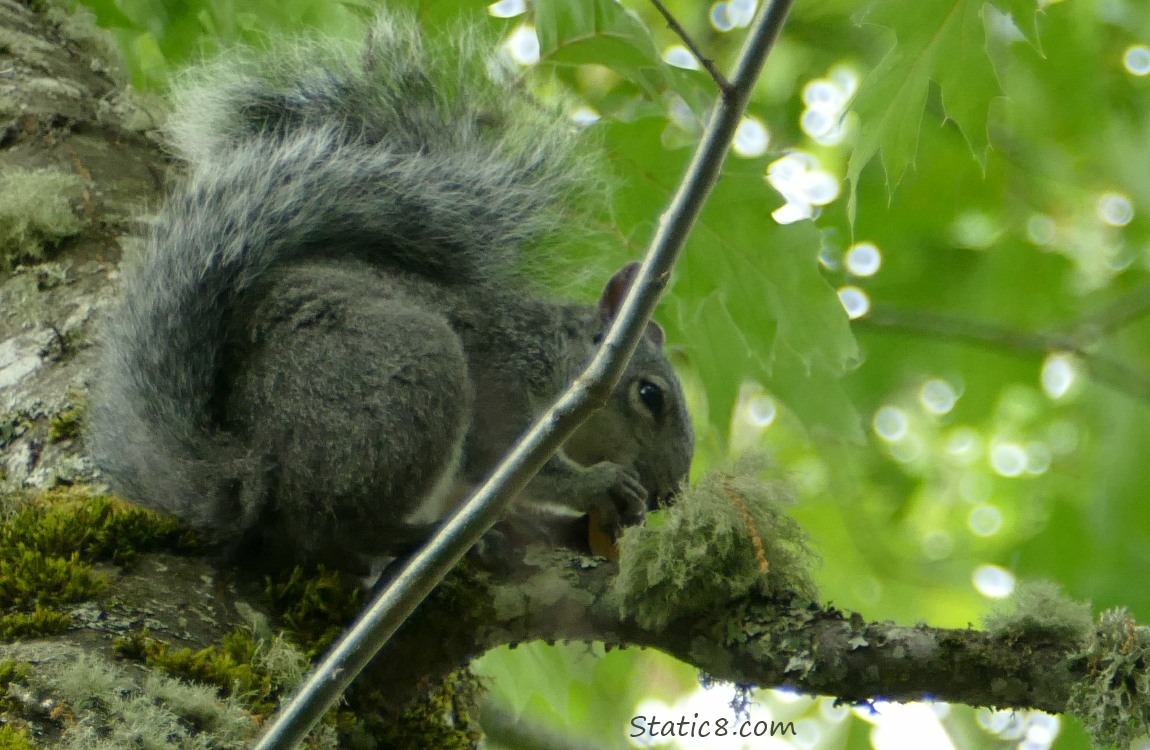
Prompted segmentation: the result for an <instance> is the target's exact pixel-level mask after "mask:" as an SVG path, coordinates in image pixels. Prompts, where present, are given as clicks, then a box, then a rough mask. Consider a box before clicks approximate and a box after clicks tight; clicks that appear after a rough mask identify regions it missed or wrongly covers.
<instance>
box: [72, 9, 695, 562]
mask: <svg viewBox="0 0 1150 750" xmlns="http://www.w3.org/2000/svg"><path fill="white" fill-rule="evenodd" d="M457 36H458V40H457V41H456V42H455V43H453V44H452V45H451V46H444V44H443V43H438V42H437V43H435V44H434V45H432V44H430V43H429V42H426V41H425V40H423V39H422V38H421V37H420V36H419V33H418V28H417V25H416V24H415V23H414V22H413V21H412V20H411V19H409V18H407V17H404V16H397V17H391V18H389V19H383V20H380V21H379V22H377V23H376V25H375V26H374V28H373V31H372V34H371V36H370V37H369V40H368V42H367V44H366V45H365V47H364V49H363V50H362V51H361V52H359V53H358V54H356V55H350V54H348V53H346V52H344V51H343V50H341V49H339V48H336V47H330V46H321V45H308V46H305V47H302V48H301V47H299V46H296V47H292V48H290V49H291V50H292V51H290V52H289V53H287V54H281V55H279V56H276V57H273V58H270V59H266V60H264V61H261V62H253V61H251V60H247V59H243V58H239V57H234V56H233V57H231V58H227V59H226V60H225V61H224V62H222V63H219V64H217V65H216V66H214V67H212V68H210V69H208V70H207V71H206V72H201V73H199V74H198V77H197V78H196V80H194V81H193V82H192V83H190V84H187V85H186V86H185V88H184V89H183V91H182V93H180V94H179V95H178V96H177V102H178V104H177V108H176V113H175V115H174V116H173V120H172V125H171V126H170V127H169V133H170V136H171V139H172V143H173V148H174V149H175V150H176V152H177V153H179V154H180V155H182V156H183V157H184V158H185V159H186V160H187V161H188V163H189V176H188V178H187V181H186V183H185V184H183V185H182V186H181V187H179V188H178V189H177V190H176V191H175V192H174V194H173V195H172V197H171V198H170V200H169V201H168V203H167V205H166V206H165V207H164V209H163V210H162V212H161V213H160V215H159V217H158V220H157V222H156V223H155V226H154V229H153V231H152V233H151V236H150V237H149V240H148V243H147V247H146V249H145V251H144V253H143V255H142V257H141V258H139V259H138V260H137V261H136V262H135V263H133V264H130V265H128V266H127V267H126V268H125V271H124V292H125V294H124V301H123V303H122V306H121V307H120V308H119V310H118V311H117V312H116V314H115V316H114V317H113V320H112V321H111V323H110V325H109V327H108V330H107V342H106V354H105V358H104V362H103V368H102V370H101V374H100V380H99V382H98V383H97V387H96V389H95V393H94V401H95V406H94V409H93V418H92V427H91V430H90V434H89V440H90V445H91V449H92V451H93V454H94V455H95V456H96V459H97V462H98V463H99V465H100V466H101V467H102V469H103V470H104V471H105V472H106V474H107V475H108V476H109V478H110V479H111V481H112V482H113V484H114V485H115V487H116V488H117V489H118V490H119V491H120V492H121V493H123V494H124V495H125V496H127V497H129V498H131V499H133V500H135V501H137V502H140V503H141V504H144V505H147V506H150V507H154V508H157V509H159V510H162V511H166V512H169V513H173V514H175V515H177V516H180V517H181V518H183V519H185V520H186V521H187V522H188V523H189V524H191V525H192V526H193V527H196V528H198V529H201V530H204V531H205V532H207V533H208V534H209V535H210V536H211V537H212V538H214V539H216V540H218V541H221V542H224V543H227V544H230V545H232V546H245V545H248V544H249V543H250V544H253V545H256V546H255V547H253V550H254V552H255V554H259V555H273V556H274V555H278V556H279V557H281V558H283V560H284V561H285V562H291V561H314V560H328V561H331V562H334V563H336V564H338V565H341V566H343V567H346V568H354V567H355V564H354V563H353V562H351V561H353V560H354V558H356V556H357V555H359V554H386V553H393V554H394V553H397V552H399V551H402V550H403V549H404V548H405V547H406V546H408V545H410V544H412V543H414V542H417V541H418V540H419V539H420V538H421V537H422V536H423V535H424V534H425V533H426V530H427V524H428V523H431V522H434V521H435V520H437V519H438V518H439V517H440V516H441V515H442V514H443V512H445V510H446V509H448V508H449V507H450V506H451V504H452V503H453V502H455V501H457V500H458V499H460V497H461V496H462V495H463V494H464V493H465V492H466V491H467V490H468V489H469V488H470V487H471V486H472V485H473V484H474V483H475V482H476V481H479V480H480V479H481V478H482V475H483V474H484V473H485V472H486V471H488V470H489V469H490V468H491V467H492V466H493V465H494V463H495V462H496V461H497V460H498V458H499V456H501V455H502V453H503V452H504V451H505V450H506V449H507V448H508V447H509V446H510V444H511V443H512V442H513V441H514V439H515V438H516V437H517V436H518V435H519V434H520V433H521V432H522V430H523V429H524V428H525V427H526V426H527V425H528V424H529V423H530V422H531V420H532V419H533V418H534V417H535V416H536V414H537V412H538V410H539V408H541V407H542V406H545V405H546V403H547V402H548V401H549V400H550V399H552V398H554V397H555V396H556V395H557V394H558V393H559V392H560V390H561V389H562V388H563V386H564V385H565V384H566V383H567V382H569V381H570V380H571V379H572V378H573V377H574V376H575V375H576V374H577V373H578V370H579V368H581V367H582V366H583V365H584V364H585V363H586V362H587V361H588V359H589V358H590V356H591V354H592V353H593V351H594V347H595V343H594V341H595V338H596V336H597V335H598V334H599V333H600V331H601V328H602V326H603V325H604V324H605V322H607V319H608V318H609V317H610V315H611V314H612V312H613V310H612V309H609V308H610V307H611V306H610V305H608V306H607V307H605V308H603V311H602V312H600V311H596V310H594V309H592V308H589V307H582V306H578V305H567V304H558V303H554V302H548V301H545V300H542V299H539V298H536V297H533V296H531V295H529V294H527V293H526V292H523V291H519V290H517V285H516V284H515V280H516V273H515V269H516V268H517V267H518V266H519V264H520V252H521V250H523V249H524V248H525V247H528V246H532V245H541V244H546V245H552V244H554V243H555V241H556V240H557V238H558V233H559V231H560V230H561V228H562V227H563V226H564V225H568V226H577V225H572V224H571V220H572V216H573V211H575V212H577V211H578V206H579V205H580V203H581V202H586V201H588V200H589V199H593V197H594V196H595V194H596V193H597V190H598V187H597V185H596V183H595V181H594V177H593V171H594V170H593V169H590V168H589V167H587V166H586V165H587V163H588V162H587V160H586V157H585V155H584V154H582V153H581V149H583V148H584V144H583V141H584V139H581V138H579V137H577V136H575V135H574V134H572V133H571V132H570V131H569V127H568V126H567V125H566V124H565V123H564V122H563V120H562V119H561V118H557V117H555V116H554V115H553V114H550V113H547V112H546V111H545V110H544V109H543V108H542V107H541V106H540V105H539V104H538V103H537V102H535V101H534V100H533V99H531V98H530V97H528V96H526V95H525V94H523V93H522V92H520V91H518V90H517V89H515V88H513V87H509V86H507V85H504V84H502V83H500V82H499V81H498V80H495V79H493V78H492V76H491V75H490V71H489V68H488V66H487V65H486V64H485V63H484V62H483V60H484V58H483V57H482V56H480V55H478V54H477V53H476V49H477V48H478V45H477V43H476V42H475V35H474V34H473V33H471V32H460V34H459V35H457ZM578 233H579V232H578V231H577V230H576V231H572V232H568V234H572V235H578ZM648 338H649V339H651V340H645V341H644V342H643V344H642V345H641V347H640V350H639V352H638V353H637V355H636V357H635V359H634V361H633V362H632V364H631V366H630V368H629V370H628V373H627V376H626V377H625V378H624V380H623V382H622V383H621V384H620V387H619V390H618V392H617V393H616V395H615V396H614V397H613V398H612V400H611V403H610V404H609V405H608V407H607V408H606V409H605V410H603V412H601V414H600V415H597V416H596V417H595V418H594V419H593V425H594V426H593V427H589V428H585V430H584V431H583V432H582V433H581V435H580V436H577V437H578V439H577V440H573V442H572V446H576V445H577V446H578V451H573V452H572V453H573V454H574V453H578V454H579V455H578V456H577V461H578V463H577V462H576V460H573V459H572V456H568V455H563V454H561V455H559V456H557V457H555V458H554V459H552V461H551V462H549V464H548V467H547V468H545V469H544V471H543V472H542V473H541V474H540V477H539V478H538V479H537V480H535V481H534V482H533V483H532V484H531V485H530V487H529V489H528V492H527V494H528V495H530V497H529V498H527V499H525V504H526V500H529V501H530V502H531V503H538V504H541V505H543V504H558V505H562V506H565V507H568V508H570V509H572V510H574V511H577V512H586V511H588V510H589V509H591V508H597V509H599V510H600V516H601V517H602V518H604V519H606V522H609V523H616V522H619V521H631V520H635V518H636V517H637V515H639V514H641V512H642V510H643V506H645V505H646V504H647V503H648V502H650V501H652V500H655V499H658V498H661V497H663V496H664V495H666V494H667V493H669V492H670V491H671V490H672V489H673V488H674V486H675V484H676V483H677V482H678V481H680V480H681V479H682V477H683V476H684V475H685V472H686V470H687V467H688V465H689V462H690V455H691V448H692V444H693V438H692V435H691V430H690V424H689V421H688V419H687V416H686V412H685V409H684V407H683V398H682V393H681V391H680V389H679V385H678V382H677V380H676V379H675V375H674V373H673V371H672V370H671V368H670V366H669V365H668V363H667V361H666V359H665V357H664V356H663V354H662V352H661V351H660V347H659V345H658V342H657V341H655V340H654V338H652V337H648ZM652 379H654V380H657V381H658V382H659V383H661V384H662V385H663V386H664V387H665V389H666V390H667V394H666V396H667V407H666V409H665V413H663V414H658V415H652V414H650V413H643V412H644V408H638V407H641V406H642V404H641V401H638V400H636V396H635V393H636V390H635V389H636V388H637V387H638V386H637V383H640V382H643V383H647V382H650V381H651V380H652ZM637 405H638V407H637Z"/></svg>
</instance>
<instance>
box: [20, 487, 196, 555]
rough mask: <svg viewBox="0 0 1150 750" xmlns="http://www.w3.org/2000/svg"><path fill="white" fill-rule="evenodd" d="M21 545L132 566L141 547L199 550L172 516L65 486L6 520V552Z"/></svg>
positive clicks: (57, 553)
mask: <svg viewBox="0 0 1150 750" xmlns="http://www.w3.org/2000/svg"><path fill="white" fill-rule="evenodd" d="M15 547H22V548H25V549H29V550H34V551H35V552H37V553H39V554H41V555H43V556H47V557H60V556H64V555H71V554H73V553H75V554H78V555H79V557H80V559H83V560H89V561H96V560H107V561H111V562H113V563H116V564H117V565H123V566H127V565H130V564H132V563H133V562H134V561H135V558H136V556H137V555H138V554H140V553H141V552H151V551H155V550H158V549H167V550H175V551H187V550H193V549H196V548H197V540H196V539H195V538H194V536H193V535H192V534H190V533H189V532H188V531H187V530H186V529H184V527H182V526H181V525H180V523H179V521H178V520H176V519H175V518H172V517H170V516H162V515H160V514H158V513H153V512H151V511H148V510H144V509H143V508H139V507H136V506H134V505H129V504H127V503H124V502H122V501H119V500H116V499H115V498H113V497H111V496H105V495H99V496H95V497H90V496H88V495H86V494H84V493H83V492H82V491H71V490H66V489H63V490H52V491H49V492H46V493H44V494H43V495H41V496H40V497H39V498H38V499H37V500H36V501H34V502H31V503H26V504H25V505H23V506H22V507H21V508H19V509H18V510H17V512H16V513H15V514H14V515H13V516H12V517H11V518H10V519H8V520H7V521H6V522H4V523H3V524H0V558H3V556H4V551H5V550H6V549H12V548H15Z"/></svg>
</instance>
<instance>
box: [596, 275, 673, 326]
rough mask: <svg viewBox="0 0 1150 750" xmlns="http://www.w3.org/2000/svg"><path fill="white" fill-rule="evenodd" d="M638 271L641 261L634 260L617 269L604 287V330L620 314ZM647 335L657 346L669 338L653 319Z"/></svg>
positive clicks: (601, 301)
mask: <svg viewBox="0 0 1150 750" xmlns="http://www.w3.org/2000/svg"><path fill="white" fill-rule="evenodd" d="M637 273H639V262H638V261H632V262H631V263H628V264H627V265H625V266H623V267H622V268H620V269H619V270H618V271H616V272H615V275H614V276H612V277H611V278H610V280H609V281H608V282H607V285H606V286H604V287H603V296H601V297H600V298H599V319H600V320H601V321H602V323H603V329H604V332H605V331H606V329H607V326H609V325H611V321H613V320H615V316H616V315H618V314H619V308H621V307H622V306H623V300H624V299H625V298H626V297H627V292H628V291H630V289H631V285H632V284H633V283H635V275H636V274H637ZM647 335H648V336H650V337H651V340H652V341H654V343H655V344H656V345H657V346H662V345H663V341H664V340H665V339H666V338H667V337H666V335H665V334H664V333H663V328H662V327H661V326H660V325H659V324H658V323H656V322H655V321H653V320H652V321H651V322H650V323H648V324H647Z"/></svg>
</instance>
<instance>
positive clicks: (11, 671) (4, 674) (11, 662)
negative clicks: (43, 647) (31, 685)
mask: <svg viewBox="0 0 1150 750" xmlns="http://www.w3.org/2000/svg"><path fill="white" fill-rule="evenodd" d="M31 670H32V665H31V664H29V663H28V662H26V661H16V660H15V659H0V694H2V693H3V692H4V689H5V688H7V687H8V683H10V682H23V681H24V680H26V679H28V675H29V674H31Z"/></svg>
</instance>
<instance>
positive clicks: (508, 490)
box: [253, 0, 793, 750]
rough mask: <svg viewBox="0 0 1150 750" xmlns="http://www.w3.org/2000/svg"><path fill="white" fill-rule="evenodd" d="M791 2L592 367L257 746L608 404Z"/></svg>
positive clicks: (293, 729) (350, 673)
mask: <svg viewBox="0 0 1150 750" xmlns="http://www.w3.org/2000/svg"><path fill="white" fill-rule="evenodd" d="M792 2H793V0H772V2H770V3H769V4H768V5H766V6H765V7H764V8H763V9H762V10H761V11H760V15H759V18H758V19H757V21H756V22H755V23H754V25H753V26H752V27H751V29H750V33H749V34H748V35H747V39H746V41H745V42H744V43H743V49H742V51H741V52H740V54H739V59H738V61H737V62H736V64H735V73H734V75H733V76H732V79H731V81H732V85H731V88H730V89H729V90H727V91H724V92H723V96H722V97H720V99H719V100H718V101H717V102H716V103H715V108H714V110H713V111H712V113H711V115H712V116H711V118H710V120H709V122H710V125H709V126H708V127H707V129H706V130H705V131H704V132H703V137H702V140H701V141H700V142H699V145H698V148H697V149H696V150H695V154H694V156H693V157H692V159H691V163H690V165H689V166H688V167H687V173H686V175H685V176H684V178H683V182H682V184H681V185H680V186H679V189H678V191H677V192H676V193H675V195H674V197H673V198H672V199H671V205H670V206H669V207H668V208H667V210H666V211H664V212H663V215H662V217H660V220H659V226H658V228H657V230H656V231H655V236H654V237H653V238H652V239H651V246H650V248H649V250H648V252H647V256H646V258H645V259H644V260H643V265H642V266H641V267H640V269H639V272H638V274H637V275H636V278H635V281H634V283H633V284H632V286H631V290H630V292H629V293H628V294H627V298H626V300H624V302H623V306H622V309H621V310H620V312H619V315H618V316H617V317H616V318H615V322H614V323H613V324H612V326H611V330H610V331H608V333H607V337H606V338H605V339H604V341H603V344H602V346H600V348H599V351H598V352H597V353H596V355H595V358H594V359H593V360H592V362H591V364H590V365H589V366H588V367H587V369H586V371H585V372H584V373H583V374H582V375H581V376H580V377H578V378H576V379H575V382H573V383H572V384H571V385H570V387H568V389H567V390H566V391H565V392H564V393H563V395H562V396H560V397H559V400H558V401H556V402H555V404H554V405H552V406H551V408H549V409H548V410H547V411H546V412H545V413H544V414H543V416H542V417H540V418H539V419H538V420H537V421H536V422H535V424H534V425H533V426H532V427H531V429H530V430H529V431H528V432H527V434H526V435H524V436H523V438H521V439H520V440H519V442H518V443H517V444H516V445H515V447H513V448H512V449H511V451H510V452H509V453H508V454H507V456H505V457H504V459H503V461H502V462H501V463H500V464H499V466H498V467H496V469H495V471H494V472H493V473H492V475H491V476H490V477H489V478H488V479H487V481H486V482H484V483H483V484H482V485H481V486H480V487H479V489H477V490H476V491H475V492H474V493H473V494H472V496H471V497H470V498H469V499H468V501H467V502H466V503H464V504H463V505H462V506H461V507H460V508H458V509H457V510H456V511H455V512H454V513H453V514H452V515H451V517H450V518H448V520H447V521H446V522H445V523H444V524H443V525H442V526H441V527H440V528H439V530H438V531H437V532H436V533H435V534H433V535H432V537H431V539H429V540H428V541H427V543H426V544H425V545H424V546H423V548H422V549H420V550H419V551H418V552H416V553H415V554H414V555H413V556H412V557H411V558H410V559H409V560H408V561H407V563H406V564H405V565H404V566H403V568H402V569H401V570H400V571H399V572H398V573H397V574H396V577H395V578H394V579H393V580H392V582H391V584H390V585H389V586H388V587H387V588H386V589H384V590H383V591H382V592H381V593H380V594H379V595H378V596H377V597H376V598H375V599H374V600H373V601H372V602H371V604H370V605H369V606H368V607H367V609H366V610H364V612H363V613H362V614H361V615H360V616H359V619H357V620H356V621H355V623H353V624H352V626H351V628H350V629H349V630H348V631H347V632H346V633H345V634H344V636H343V638H341V639H340V640H339V642H338V643H336V645H335V646H334V647H333V648H332V650H331V652H329V653H328V655H327V656H326V657H324V659H323V661H322V662H321V663H320V664H319V665H318V666H317V667H316V668H315V670H314V671H313V672H312V673H311V675H310V676H309V677H308V678H307V679H306V680H305V681H304V683H303V684H302V685H301V686H300V688H299V689H298V691H297V692H296V693H295V694H294V695H293V696H292V698H291V699H289V701H288V702H287V704H286V705H285V706H284V707H283V709H282V710H281V711H280V713H279V714H278V715H277V716H276V717H275V718H273V720H272V721H271V723H270V725H269V727H268V730H267V732H266V733H265V734H264V736H263V737H262V738H261V739H260V741H259V742H258V743H257V744H256V745H255V746H254V747H253V750H291V749H292V748H295V747H296V745H297V744H298V743H299V742H301V741H302V740H303V739H304V737H305V736H306V735H307V733H308V731H310V730H311V728H312V727H313V726H315V724H316V722H318V721H319V719H320V718H321V717H322V716H323V715H324V714H325V713H326V712H327V710H328V709H329V708H331V707H332V706H333V705H335V703H336V701H338V700H339V697H340V696H341V695H343V691H344V690H345V689H346V688H347V687H348V685H350V684H351V682H352V680H354V679H355V678H356V677H357V676H358V675H359V673H360V672H361V671H363V668H364V667H365V666H367V664H368V662H369V661H371V659H372V657H374V656H375V654H376V653H378V652H379V650H380V649H381V648H382V647H383V646H384V644H386V643H387V641H388V640H389V639H390V638H391V636H392V635H393V634H394V633H395V631H396V630H397V629H398V628H399V626H400V625H401V624H403V622H404V621H405V620H406V619H407V618H408V616H410V615H411V613H412V612H413V611H414V610H415V608H416V607H417V606H419V604H420V603H421V602H422V601H423V600H424V599H425V598H426V597H427V595H428V594H429V593H431V590H432V589H434V588H435V587H436V586H437V585H438V584H439V582H440V581H441V580H443V577H444V576H445V575H447V574H448V573H449V572H450V571H451V569H452V568H453V567H455V564H456V563H457V562H459V560H460V558H462V557H463V555H464V554H466V552H467V550H469V549H470V548H471V547H472V545H474V544H475V543H476V542H477V541H479V538H480V537H481V536H483V534H484V533H485V532H486V531H487V530H488V529H490V528H491V526H492V525H494V524H495V523H496V522H497V521H498V520H499V519H500V517H502V515H503V514H504V512H505V511H506V510H507V507H508V506H509V505H510V504H511V499H512V498H513V497H515V495H516V494H518V492H519V491H520V490H522V489H523V488H524V486H526V484H527V482H528V481H529V480H530V479H531V478H532V477H533V476H535V474H536V472H538V471H539V469H540V468H541V467H542V466H543V464H544V463H545V462H546V461H547V459H548V458H550V456H552V455H553V454H554V453H555V451H557V450H558V449H559V448H560V447H561V446H562V445H563V443H564V442H565V441H566V440H567V439H568V438H569V437H570V436H571V435H572V434H574V432H575V430H576V429H577V428H578V427H579V425H580V424H582V423H583V422H584V421H585V420H586V419H587V418H588V417H589V416H590V415H591V414H592V413H594V412H595V411H596V410H597V409H599V408H601V407H602V406H603V405H604V404H606V403H607V399H608V397H609V396H610V395H611V392H612V391H613V390H614V388H615V385H616V384H617V383H618V382H619V379H620V378H621V377H622V375H623V371H624V369H625V368H626V366H627V361H628V360H629V359H630V358H631V354H632V352H634V351H635V347H636V346H637V345H638V343H639V339H640V338H641V337H642V336H643V332H644V331H645V330H646V327H647V322H648V321H649V320H650V319H651V314H652V313H653V312H654V310H655V304H656V303H657V302H658V300H659V295H660V293H661V292H662V290H663V287H665V286H666V284H667V281H668V279H669V278H670V275H671V268H672V266H673V265H674V263H675V259H676V258H678V256H679V252H680V250H682V248H683V245H684V244H685V243H686V240H687V234H688V232H689V231H690V229H691V226H692V225H693V224H694V222H695V219H696V218H697V217H698V215H699V212H700V211H701V210H702V207H703V203H704V202H705V200H706V198H707V196H708V195H709V194H710V192H711V188H712V187H713V186H714V184H715V182H716V180H718V177H719V171H720V169H721V168H722V165H723V161H724V160H725V158H726V155H727V152H728V151H729V149H730V144H731V139H732V138H733V137H734V134H735V130H736V128H737V127H738V125H739V121H740V120H741V118H742V116H743V112H744V110H745V109H746V105H747V100H748V99H749V98H750V95H751V89H752V88H753V87H754V83H755V80H756V79H757V78H758V75H759V71H760V70H761V69H762V66H763V63H764V62H765V61H766V57H767V53H768V52H770V50H771V47H772V46H773V45H774V42H775V39H777V38H778V35H779V32H780V31H781V29H782V26H783V22H784V21H785V20H786V17H787V13H788V12H789V11H790V7H791V3H792Z"/></svg>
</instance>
